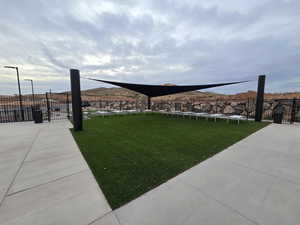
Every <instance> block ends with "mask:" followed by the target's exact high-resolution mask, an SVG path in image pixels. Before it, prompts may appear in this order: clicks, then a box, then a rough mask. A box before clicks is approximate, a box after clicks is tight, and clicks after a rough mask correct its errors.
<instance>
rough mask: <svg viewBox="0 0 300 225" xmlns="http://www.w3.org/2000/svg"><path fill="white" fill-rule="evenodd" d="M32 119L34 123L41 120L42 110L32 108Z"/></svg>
mask: <svg viewBox="0 0 300 225" xmlns="http://www.w3.org/2000/svg"><path fill="white" fill-rule="evenodd" d="M33 119H34V122H35V123H42V122H43V112H42V110H34V111H33Z"/></svg>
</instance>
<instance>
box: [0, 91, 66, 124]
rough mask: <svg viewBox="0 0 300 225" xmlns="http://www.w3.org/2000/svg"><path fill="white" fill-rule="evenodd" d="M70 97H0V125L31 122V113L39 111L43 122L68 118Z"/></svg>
mask: <svg viewBox="0 0 300 225" xmlns="http://www.w3.org/2000/svg"><path fill="white" fill-rule="evenodd" d="M69 101H70V97H69V96H68V94H65V93H64V94H50V93H46V94H36V95H35V96H34V98H33V97H32V96H31V95H23V96H22V107H21V104H20V100H19V96H17V95H15V96H7V95H2V96H0V123H8V122H21V121H32V120H33V111H34V110H41V111H42V114H43V120H47V121H49V122H50V121H51V120H59V119H67V118H70V102H69Z"/></svg>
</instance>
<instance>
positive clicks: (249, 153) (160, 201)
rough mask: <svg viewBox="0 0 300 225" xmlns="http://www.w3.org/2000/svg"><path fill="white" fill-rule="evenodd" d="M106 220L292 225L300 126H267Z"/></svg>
mask: <svg viewBox="0 0 300 225" xmlns="http://www.w3.org/2000/svg"><path fill="white" fill-rule="evenodd" d="M216 141H217V140H216ZM112 215H114V216H116V217H117V219H118V221H119V222H120V223H121V224H122V225H171V224H172V225H202V224H203V225H244V224H245V225H246V224H247V225H251V224H260V225H297V224H299V223H300V126H297V125H295V126H294V125H275V124H272V125H270V126H268V127H266V128H264V129H262V130H260V131H259V132H257V133H255V134H253V135H251V136H249V137H248V138H246V139H244V140H242V141H241V142H239V143H237V144H235V145H233V146H231V147H230V148H228V149H227V150H225V151H223V152H221V153H219V154H217V155H215V156H214V157H212V158H210V159H208V160H206V161H205V162H203V163H200V164H199V165H197V166H195V167H193V168H191V169H189V170H188V171H186V172H184V173H183V174H180V175H179V176H177V177H175V178H173V179H171V180H170V181H168V182H167V183H165V184H163V185H161V186H159V187H158V188H156V189H154V190H152V191H150V192H148V193H146V194H144V195H143V196H142V197H140V198H138V199H136V200H134V201H132V202H130V203H128V204H127V205H125V206H123V207H121V208H119V209H117V210H115V211H114V212H113V213H112ZM108 219H109V218H108V216H107V220H108ZM110 220H111V221H110V223H108V222H106V223H100V222H99V224H98V225H104V224H105V225H117V224H118V223H117V222H116V221H113V219H112V218H110Z"/></svg>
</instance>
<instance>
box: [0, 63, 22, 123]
mask: <svg viewBox="0 0 300 225" xmlns="http://www.w3.org/2000/svg"><path fill="white" fill-rule="evenodd" d="M4 68H8V69H15V70H16V71H17V80H18V89H19V103H20V110H21V116H22V120H23V121H24V110H23V102H22V94H21V86H20V79H19V68H18V67H17V66H4Z"/></svg>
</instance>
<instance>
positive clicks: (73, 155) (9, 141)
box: [0, 121, 111, 225]
mask: <svg viewBox="0 0 300 225" xmlns="http://www.w3.org/2000/svg"><path fill="white" fill-rule="evenodd" d="M69 126H70V123H69V122H68V121H60V122H51V123H43V124H33V123H31V122H26V123H10V124H0V140H1V145H0V224H1V225H4V224H5V225H42V224H43V225H50V224H51V225H53V224H55V225H68V224H70V225H71V224H72V225H76V224H78V225H88V224H91V223H92V222H94V221H95V220H97V219H99V218H101V217H103V216H104V215H105V214H106V213H108V212H110V211H111V208H110V206H109V205H108V203H107V201H106V199H105V197H104V195H103V194H102V192H101V190H100V189H99V187H98V184H97V183H96V181H95V179H94V177H93V175H92V173H91V171H90V170H89V168H88V166H87V164H86V162H85V160H84V159H83V157H82V155H81V153H80V151H79V150H78V148H77V145H76V143H75V142H74V140H73V138H72V135H71V134H70V131H69V129H68V128H69Z"/></svg>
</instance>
